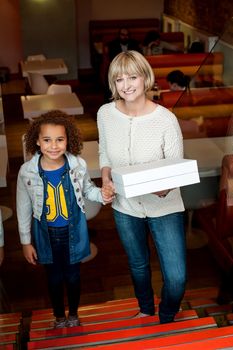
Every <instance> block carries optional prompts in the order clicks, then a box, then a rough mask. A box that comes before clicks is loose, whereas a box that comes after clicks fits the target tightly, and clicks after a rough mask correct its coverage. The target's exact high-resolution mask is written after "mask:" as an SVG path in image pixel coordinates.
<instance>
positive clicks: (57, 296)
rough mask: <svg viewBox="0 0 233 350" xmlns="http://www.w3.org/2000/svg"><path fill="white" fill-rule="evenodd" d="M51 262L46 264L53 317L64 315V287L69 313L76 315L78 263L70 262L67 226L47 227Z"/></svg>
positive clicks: (78, 295)
mask: <svg viewBox="0 0 233 350" xmlns="http://www.w3.org/2000/svg"><path fill="white" fill-rule="evenodd" d="M49 237H50V243H51V247H52V254H53V263H52V264H46V265H45V269H46V273H47V279H48V289H49V295H50V299H51V303H52V307H53V313H54V316H55V317H64V316H65V301H64V287H66V291H67V299H68V306H69V315H72V316H76V315H77V310H78V305H79V301H80V263H76V264H70V256H69V229H68V227H54V228H49Z"/></svg>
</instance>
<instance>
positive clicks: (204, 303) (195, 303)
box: [188, 299, 218, 309]
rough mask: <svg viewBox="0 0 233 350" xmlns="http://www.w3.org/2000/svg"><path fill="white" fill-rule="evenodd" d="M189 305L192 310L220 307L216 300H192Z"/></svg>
mask: <svg viewBox="0 0 233 350" xmlns="http://www.w3.org/2000/svg"><path fill="white" fill-rule="evenodd" d="M188 303H189V305H190V307H191V308H192V309H198V308H206V307H211V306H218V303H217V302H216V300H214V299H193V300H190V301H189V302H188Z"/></svg>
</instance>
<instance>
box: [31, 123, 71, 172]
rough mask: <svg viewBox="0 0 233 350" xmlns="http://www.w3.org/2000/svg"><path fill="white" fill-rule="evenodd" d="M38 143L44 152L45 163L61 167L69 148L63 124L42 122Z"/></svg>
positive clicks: (43, 159)
mask: <svg viewBox="0 0 233 350" xmlns="http://www.w3.org/2000/svg"><path fill="white" fill-rule="evenodd" d="M37 145H38V146H39V147H40V151H41V153H42V154H43V157H42V161H43V163H44V164H47V165H48V164H50V165H53V168H56V165H57V166H58V167H59V166H60V164H61V162H64V159H63V155H64V153H65V152H66V148H67V136H66V130H65V127H64V126H63V125H55V124H42V125H41V128H40V133H39V137H38V140H37Z"/></svg>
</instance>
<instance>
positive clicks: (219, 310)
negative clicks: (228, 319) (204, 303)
mask: <svg viewBox="0 0 233 350" xmlns="http://www.w3.org/2000/svg"><path fill="white" fill-rule="evenodd" d="M205 311H206V314H207V315H209V316H216V315H221V314H226V313H231V312H232V305H230V304H227V305H218V306H213V307H207V308H205Z"/></svg>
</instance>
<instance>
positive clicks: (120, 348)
mask: <svg viewBox="0 0 233 350" xmlns="http://www.w3.org/2000/svg"><path fill="white" fill-rule="evenodd" d="M232 333H233V328H232V327H231V326H229V327H222V328H214V329H207V330H200V331H194V332H191V333H184V334H173V335H170V336H167V337H161V338H160V337H159V338H154V339H144V340H135V341H133V342H124V343H118V344H111V345H102V346H98V350H142V349H143V350H152V349H159V348H162V350H164V346H169V345H173V346H174V345H181V344H186V345H187V343H194V344H195V345H196V344H197V341H201V344H203V341H206V340H209V339H213V338H214V339H215V340H216V339H217V338H218V337H226V336H231V335H232ZM79 348H80V347H79ZM72 349H73V350H76V349H78V348H77V347H74V348H72ZM171 349H173V348H172V347H171ZM184 349H186V348H185V347H184ZM196 349H198V347H197V348H196ZM199 349H200V350H204V349H206V348H204V347H202V346H200V347H199ZM85 350H97V348H96V347H89V346H88V347H85Z"/></svg>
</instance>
